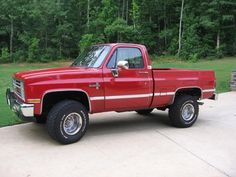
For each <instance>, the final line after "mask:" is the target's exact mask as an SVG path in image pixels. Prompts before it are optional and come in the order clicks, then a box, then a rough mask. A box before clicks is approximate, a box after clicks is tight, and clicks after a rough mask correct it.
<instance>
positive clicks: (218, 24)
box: [0, 0, 236, 63]
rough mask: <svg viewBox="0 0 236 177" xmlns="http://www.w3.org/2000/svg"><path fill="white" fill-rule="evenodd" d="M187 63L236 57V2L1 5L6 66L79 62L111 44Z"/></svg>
mask: <svg viewBox="0 0 236 177" xmlns="http://www.w3.org/2000/svg"><path fill="white" fill-rule="evenodd" d="M182 2H183V3H184V6H183V7H184V8H183V19H182V28H181V35H180V37H181V39H182V42H181V44H182V46H181V51H180V53H179V56H180V57H181V58H183V59H186V60H194V61H195V60H198V59H199V58H206V57H218V58H220V57H222V56H224V55H231V56H232V55H235V54H236V1H235V0H198V1H196V0H185V2H184V0H116V1H114V0H0V4H1V6H0V49H1V50H0V63H6V62H22V61H24V62H25V61H26V62H47V61H52V60H56V59H61V58H74V57H76V56H77V55H78V54H79V52H80V51H82V50H84V48H86V47H87V46H89V45H91V44H95V43H106V42H134V43H141V44H145V45H146V46H147V48H148V50H149V52H150V53H155V54H157V55H169V54H171V55H176V54H177V52H178V40H179V24H180V22H179V21H180V11H181V4H182Z"/></svg>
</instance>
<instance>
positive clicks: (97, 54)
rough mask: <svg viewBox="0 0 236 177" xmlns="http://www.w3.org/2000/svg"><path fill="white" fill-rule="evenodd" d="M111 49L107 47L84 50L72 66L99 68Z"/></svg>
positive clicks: (101, 46) (100, 46) (98, 46)
mask: <svg viewBox="0 0 236 177" xmlns="http://www.w3.org/2000/svg"><path fill="white" fill-rule="evenodd" d="M110 48H111V47H110V46H106V45H97V46H92V47H90V48H88V49H86V50H84V51H83V52H82V53H81V54H80V55H79V56H78V57H77V58H76V60H75V61H74V63H73V64H72V66H80V67H89V68H98V67H99V66H100V65H101V64H102V62H103V61H104V59H105V58H106V56H107V54H108V52H109V51H110Z"/></svg>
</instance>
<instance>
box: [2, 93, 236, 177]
mask: <svg viewBox="0 0 236 177" xmlns="http://www.w3.org/2000/svg"><path fill="white" fill-rule="evenodd" d="M0 160H1V161H0V176H1V177H53V176H55V177H61V176H63V177H73V176H81V177H87V176H88V177H100V176H101V177H121V176H122V177H123V176H127V177H144V176H147V177H154V176H159V177H164V176H165V177H168V176H171V177H172V176H175V177H176V176H179V177H185V176H186V177H190V176H191V177H192V176H196V177H201V176H202V177H209V176H210V177H220V176H236V92H229V93H224V94H221V95H220V96H219V100H218V101H217V102H215V101H210V100H206V101H205V104H204V105H203V106H201V108H200V116H199V119H198V121H197V122H196V123H195V125H194V126H193V127H191V128H187V129H179V128H174V127H171V126H170V124H169V121H168V117H167V112H162V111H154V112H153V113H152V114H151V115H150V116H140V115H138V114H136V113H134V112H128V113H104V114H97V115H92V116H91V119H90V128H89V130H88V131H87V133H86V135H85V136H84V137H83V139H82V140H81V141H80V142H78V143H75V144H71V145H66V146H65V145H59V144H58V143H56V142H55V141H53V140H52V139H51V138H49V136H48V135H47V132H46V128H45V126H43V125H37V124H35V123H28V124H22V125H16V126H11V127H5V128H1V129H0Z"/></svg>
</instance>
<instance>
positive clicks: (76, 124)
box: [63, 112, 82, 135]
mask: <svg viewBox="0 0 236 177" xmlns="http://www.w3.org/2000/svg"><path fill="white" fill-rule="evenodd" d="M81 127H82V117H81V116H80V115H79V114H78V113H76V112H73V113H70V114H69V115H68V116H66V118H65V119H64V122H63V130H64V131H65V133H66V134H68V135H75V134H76V133H78V132H79V131H80V129H81Z"/></svg>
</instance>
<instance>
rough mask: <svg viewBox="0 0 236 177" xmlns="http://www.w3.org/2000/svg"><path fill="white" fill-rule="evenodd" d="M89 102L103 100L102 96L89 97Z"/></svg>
mask: <svg viewBox="0 0 236 177" xmlns="http://www.w3.org/2000/svg"><path fill="white" fill-rule="evenodd" d="M90 100H91V101H97V100H105V97H104V96H95V97H90Z"/></svg>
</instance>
